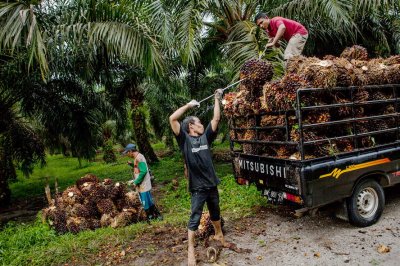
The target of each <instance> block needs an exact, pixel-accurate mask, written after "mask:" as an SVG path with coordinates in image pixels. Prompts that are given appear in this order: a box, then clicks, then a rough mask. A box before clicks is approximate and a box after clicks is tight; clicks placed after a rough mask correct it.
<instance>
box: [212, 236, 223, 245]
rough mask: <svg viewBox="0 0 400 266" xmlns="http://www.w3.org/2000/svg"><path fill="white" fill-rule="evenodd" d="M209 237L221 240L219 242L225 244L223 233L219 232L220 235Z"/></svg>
mask: <svg viewBox="0 0 400 266" xmlns="http://www.w3.org/2000/svg"><path fill="white" fill-rule="evenodd" d="M211 239H212V240H215V241H219V242H221V244H222V245H223V246H224V245H225V238H224V235H223V234H220V235H212V236H211Z"/></svg>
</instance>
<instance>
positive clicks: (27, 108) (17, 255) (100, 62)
mask: <svg viewBox="0 0 400 266" xmlns="http://www.w3.org/2000/svg"><path fill="white" fill-rule="evenodd" d="M260 11H264V12H266V13H267V14H268V15H269V16H271V17H273V16H278V15H279V16H284V17H287V18H291V19H295V20H297V21H299V22H301V23H302V24H304V25H305V26H306V27H307V29H308V30H309V33H310V34H309V40H308V42H307V44H306V50H305V54H306V55H308V56H320V57H322V56H324V55H326V54H333V55H338V54H339V53H340V52H341V51H342V50H343V48H345V47H346V46H351V45H353V44H360V45H363V46H364V47H366V48H367V49H368V51H369V52H370V56H371V57H377V56H383V57H386V56H389V55H392V54H399V53H400V2H399V1H395V0H295V1H285V0H260V1H251V0H247V1H246V0H235V1H228V0H217V1H210V0H176V1H165V0H157V1H146V0H141V1H132V0H130V1H128V0H117V1H111V0H51V1H50V0H43V1H38V0H24V1H17V0H12V1H4V0H3V1H0V212H2V211H5V210H7V208H10V206H11V207H12V206H13V204H14V205H15V204H16V203H17V202H19V201H21V200H24V199H34V198H36V197H42V195H43V187H44V185H45V182H46V178H48V179H49V181H50V182H51V183H53V182H54V180H55V178H57V180H58V184H59V185H60V187H61V189H64V188H66V187H67V186H69V185H71V184H73V183H74V181H75V180H76V179H77V178H79V177H80V176H82V175H84V174H86V173H89V172H90V173H94V174H95V175H98V176H99V177H100V178H106V177H110V178H112V179H114V180H118V181H126V180H128V179H129V175H128V173H127V168H126V165H125V159H124V158H121V157H120V156H119V154H118V151H119V149H121V147H124V146H125V145H126V144H127V143H129V142H135V143H137V144H138V147H139V150H140V151H141V152H142V153H143V154H144V155H145V156H146V158H147V159H148V161H149V162H151V163H152V166H151V167H152V169H153V170H154V172H155V175H156V176H157V184H158V185H159V187H160V194H162V197H160V199H159V200H160V205H161V206H162V209H163V212H165V213H166V219H165V221H164V222H163V223H175V224H181V225H183V223H184V222H185V221H186V217H187V214H188V213H189V209H188V204H189V201H188V199H189V198H188V197H189V196H188V193H186V184H185V179H184V178H183V169H182V165H183V164H182V161H181V157H180V155H179V152H178V151H177V147H176V145H175V144H174V138H173V135H172V132H171V130H170V129H169V125H168V116H169V115H170V114H171V113H172V112H173V110H175V109H176V108H178V107H179V106H181V105H183V104H185V103H186V102H188V101H189V100H190V99H202V98H203V97H206V96H208V95H210V94H212V93H213V91H214V90H215V89H216V88H218V87H224V86H226V85H227V84H229V83H230V82H233V81H235V80H237V78H238V75H239V69H240V67H241V66H242V65H243V63H244V62H246V61H247V60H249V59H251V58H255V57H258V55H259V54H261V53H262V51H263V50H264V49H263V48H264V45H265V44H266V42H267V41H268V39H267V36H266V34H264V33H263V32H260V30H259V29H257V27H256V25H255V24H254V21H253V20H254V16H255V14H256V13H258V12H260ZM283 48H284V44H283V46H282V48H280V49H278V48H277V49H272V50H269V51H267V53H265V55H264V56H263V58H262V59H263V60H268V61H270V62H272V63H273V65H274V67H275V75H276V77H279V76H280V75H282V74H283V67H282V49H283ZM210 104H211V103H209V102H205V103H204V104H203V105H202V106H201V108H199V109H197V110H195V111H193V113H192V114H195V115H197V116H199V117H200V118H201V119H202V120H205V121H208V120H209V118H210V115H211V110H212V106H211V105H210ZM220 133H221V135H220V136H219V141H218V144H217V145H216V147H214V150H215V151H216V152H217V153H218V151H227V150H228V143H227V138H228V135H227V124H226V121H225V120H224V121H223V123H222V125H221V128H220ZM217 173H218V175H219V176H220V177H221V179H222V181H223V182H222V185H221V190H222V193H221V195H222V198H223V200H222V203H223V205H222V208H223V211H224V212H225V213H227V214H228V215H229V216H232V217H239V216H243V215H246V213H248V212H250V211H251V209H252V207H254V206H255V205H257V204H260V203H262V202H264V200H262V199H261V198H260V196H259V195H258V192H256V191H255V189H254V188H252V187H251V188H246V187H240V186H237V185H236V184H235V183H234V178H233V177H232V171H231V165H230V164H229V163H217ZM174 178H178V179H179V189H178V190H172V189H171V184H170V181H171V180H172V179H174ZM142 227H143V225H141V224H138V225H132V226H128V227H126V228H123V229H117V230H114V229H110V228H105V229H100V230H96V231H94V232H84V233H81V234H79V235H78V236H73V235H69V234H66V235H63V236H57V235H56V234H55V233H54V231H52V230H50V229H49V228H48V226H47V225H45V224H42V223H41V221H40V218H38V219H37V220H36V221H35V222H33V223H26V224H21V223H15V222H11V223H8V224H6V225H3V227H2V231H1V232H0V262H1V263H2V264H7V265H10V264H14V265H24V264H31V265H35V264H38V265H43V264H59V263H62V262H67V261H69V260H71V259H72V258H73V257H75V258H77V259H80V260H85V254H87V253H90V252H94V251H95V250H96V249H97V248H98V246H99V245H101V243H102V241H103V242H105V241H109V240H110V239H113V240H115V241H120V242H123V241H126V240H127V239H129V238H131V237H132V235H134V234H135V233H136V232H137V231H139V230H140V229H141V228H142Z"/></svg>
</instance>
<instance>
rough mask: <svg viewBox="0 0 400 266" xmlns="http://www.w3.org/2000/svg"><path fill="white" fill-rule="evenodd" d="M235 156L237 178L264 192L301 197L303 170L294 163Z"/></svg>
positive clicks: (241, 154)
mask: <svg viewBox="0 0 400 266" xmlns="http://www.w3.org/2000/svg"><path fill="white" fill-rule="evenodd" d="M234 156H235V157H234V171H235V177H236V178H242V179H246V180H248V181H249V182H250V183H255V184H256V185H257V188H259V189H262V190H264V189H271V190H275V191H284V192H289V193H292V194H295V195H299V196H300V195H301V192H302V188H301V184H302V183H301V182H300V178H301V175H300V169H301V168H300V167H299V166H297V165H296V164H294V163H293V162H290V163H289V162H288V161H285V160H280V159H276V158H267V157H262V156H252V155H248V154H243V153H235V155H234Z"/></svg>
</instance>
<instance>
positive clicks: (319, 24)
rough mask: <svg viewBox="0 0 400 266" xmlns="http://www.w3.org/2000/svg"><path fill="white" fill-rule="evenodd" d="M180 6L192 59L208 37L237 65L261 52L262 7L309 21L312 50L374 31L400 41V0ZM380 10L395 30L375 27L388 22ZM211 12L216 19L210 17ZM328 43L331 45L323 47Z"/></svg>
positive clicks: (385, 40) (181, 31)
mask: <svg viewBox="0 0 400 266" xmlns="http://www.w3.org/2000/svg"><path fill="white" fill-rule="evenodd" d="M176 6H177V7H176V12H178V13H179V17H180V19H179V20H178V28H177V29H178V34H177V36H178V39H179V41H180V43H181V45H180V47H183V49H181V52H182V53H184V54H185V55H186V57H185V56H184V58H188V60H187V62H188V63H191V64H195V62H197V60H199V56H200V53H201V52H200V51H201V49H203V47H204V44H205V42H206V41H212V42H216V43H218V44H219V51H220V52H221V53H222V54H223V55H224V56H225V58H226V59H231V60H233V62H234V69H235V70H238V69H239V68H240V67H241V66H242V64H243V63H244V62H245V61H247V60H248V59H250V58H254V57H257V56H258V55H259V54H260V53H261V51H262V49H263V47H264V44H265V41H266V38H265V37H266V36H265V34H260V32H259V29H257V28H256V25H255V24H254V23H253V16H254V15H255V14H256V13H258V12H260V11H263V12H266V13H267V14H269V15H270V16H271V17H273V16H284V17H287V18H290V19H294V20H297V21H300V22H301V23H302V24H304V25H305V26H306V27H307V28H308V29H309V41H308V44H307V45H306V49H307V53H308V54H315V52H318V53H323V52H328V51H329V50H333V49H334V48H335V46H336V47H337V46H338V44H340V46H342V47H343V46H346V45H349V44H352V43H355V42H356V41H357V39H363V40H364V42H366V39H364V38H365V37H366V36H368V35H371V36H374V41H375V42H378V43H379V44H381V45H383V46H386V47H389V46H391V47H394V46H396V47H398V38H399V32H400V30H399V22H398V16H397V17H396V16H395V15H396V14H398V10H399V3H398V1H395V0H377V1H369V0H295V1H294V0H278V1H277V0H262V1H251V0H247V1H245V0H235V1H227V0H217V1H210V0H202V1H194V0H192V1H178V4H177V5H176ZM376 10H379V12H378V11H376ZM376 13H380V14H384V15H383V16H385V17H386V18H390V19H389V21H390V23H389V22H388V23H387V24H390V25H388V27H390V28H391V29H392V30H391V32H394V33H395V34H394V35H395V36H393V37H391V34H390V32H388V33H385V31H384V30H385V28H384V27H375V26H379V25H380V24H382V22H380V23H379V24H378V22H379V20H378V19H376V16H375V15H374V14H376ZM205 18H209V20H211V22H204V20H205ZM365 18H370V19H369V20H370V22H369V23H368V24H367V25H366V24H364V23H363V22H365ZM204 27H208V28H204ZM371 29H374V31H371ZM204 31H205V32H204ZM205 36H207V38H205ZM389 37H390V38H391V39H392V42H389ZM390 43H392V45H390ZM322 47H327V48H328V49H324V50H322V49H321V48H322ZM396 49H397V48H396ZM278 54H279V53H278V51H276V50H275V51H273V54H271V53H266V58H265V59H267V60H273V61H277V60H276V57H277V56H278Z"/></svg>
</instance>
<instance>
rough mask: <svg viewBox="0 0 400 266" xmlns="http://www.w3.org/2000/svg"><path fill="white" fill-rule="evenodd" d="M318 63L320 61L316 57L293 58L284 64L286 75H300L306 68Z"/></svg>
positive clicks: (299, 56) (300, 56)
mask: <svg viewBox="0 0 400 266" xmlns="http://www.w3.org/2000/svg"><path fill="white" fill-rule="evenodd" d="M319 61H320V59H318V58H317V57H305V56H302V55H298V56H294V57H292V58H291V59H289V60H288V61H287V63H286V73H289V74H290V73H293V74H300V73H302V72H303V70H304V68H305V67H306V66H308V65H310V64H314V63H317V62H319Z"/></svg>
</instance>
